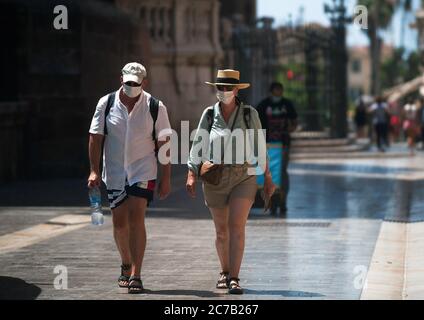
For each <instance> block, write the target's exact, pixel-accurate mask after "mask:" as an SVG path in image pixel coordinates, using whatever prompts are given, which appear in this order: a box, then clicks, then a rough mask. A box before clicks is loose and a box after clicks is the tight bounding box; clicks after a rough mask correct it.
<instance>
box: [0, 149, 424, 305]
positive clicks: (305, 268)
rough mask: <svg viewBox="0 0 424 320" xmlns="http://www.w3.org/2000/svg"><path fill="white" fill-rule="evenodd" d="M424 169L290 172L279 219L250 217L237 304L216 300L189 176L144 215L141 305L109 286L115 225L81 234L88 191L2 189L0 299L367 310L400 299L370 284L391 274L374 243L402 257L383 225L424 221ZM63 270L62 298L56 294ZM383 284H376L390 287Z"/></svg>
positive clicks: (52, 186)
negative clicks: (321, 305) (344, 302)
mask: <svg viewBox="0 0 424 320" xmlns="http://www.w3.org/2000/svg"><path fill="white" fill-rule="evenodd" d="M423 160H424V158H423V157H422V155H420V156H418V157H415V158H407V157H406V158H400V159H399V158H396V159H383V160H382V159H378V160H376V159H355V160H349V159H344V160H343V159H332V160H331V161H330V160H327V161H325V160H302V161H297V162H295V163H293V164H292V165H291V177H292V181H291V182H292V190H291V194H290V201H289V205H288V207H289V213H288V216H287V217H286V219H282V218H271V217H269V216H267V215H263V214H262V213H261V212H260V210H259V209H253V210H252V213H251V216H250V219H249V222H248V227H247V241H246V252H245V258H244V262H243V266H242V271H241V274H240V277H241V279H242V284H243V286H244V287H245V288H246V294H245V295H243V296H239V297H233V296H228V295H227V294H226V293H225V292H222V291H219V290H216V289H214V285H215V281H216V279H217V276H218V273H219V271H220V270H219V265H218V260H217V257H216V254H215V248H214V228H213V224H212V221H211V219H210V217H209V214H208V212H207V209H206V208H205V207H204V205H203V200H202V196H201V192H200V188H199V190H198V197H197V199H196V200H190V199H189V198H188V196H187V195H186V194H185V190H184V168H178V167H177V168H176V169H175V170H174V176H175V179H174V190H173V194H172V195H171V196H170V197H169V198H168V199H167V200H166V201H163V202H161V201H157V202H155V204H154V205H153V206H152V207H151V208H150V210H149V214H148V218H147V229H148V246H147V252H146V258H145V263H144V267H143V279H144V283H145V286H146V288H147V293H146V294H144V295H141V296H129V295H128V294H126V291H125V290H124V289H119V288H117V286H116V278H117V276H118V275H119V264H120V261H119V257H118V254H117V251H116V249H115V244H114V242H113V237H112V228H111V221H110V216H107V217H106V223H105V225H104V226H102V227H95V226H91V225H90V224H89V223H87V221H88V220H87V218H89V217H88V211H87V208H86V205H85V202H86V195H85V189H84V188H83V187H81V186H83V185H84V181H81V180H80V181H57V182H49V183H41V182H40V183H38V185H37V183H33V184H31V185H28V188H24V189H22V187H23V186H25V184H17V185H12V186H10V187H9V188H7V189H4V188H0V196H3V197H2V199H5V202H4V204H5V205H7V206H4V207H0V299H4V298H17V297H19V298H26V299H360V298H361V297H362V298H367V295H366V294H367V292H371V291H372V292H373V295H369V296H368V298H381V294H386V297H387V298H396V297H398V296H397V295H393V294H392V293H390V292H388V291H387V288H386V291H384V290H383V291H382V290H381V288H380V287H379V286H378V285H379V283H380V282H381V281H380V282H379V281H375V279H376V278H375V275H376V274H377V276H378V275H380V274H381V272H380V271H378V269H375V267H376V262H377V265H378V264H379V261H380V264H381V261H382V260H381V259H386V260H384V261H385V265H386V264H387V265H389V267H390V264H389V263H388V262H387V261H389V262H390V261H391V262H392V264H393V262H395V263H394V264H396V263H397V262H398V261H397V260H396V257H393V256H390V250H389V251H388V250H385V248H386V249H387V248H388V247H387V244H385V243H384V241H383V242H381V239H384V238H385V237H386V236H385V235H387V233H386V232H387V231H389V235H393V236H394V237H397V238H396V239H397V240H398V244H399V243H400V245H401V247H402V246H404V245H405V242H404V240H402V238H401V236H400V234H401V232H399V230H393V229H390V228H389V229H388V228H386V227H385V226H384V223H394V224H395V225H396V226H401V225H403V226H405V224H404V223H398V222H405V221H421V220H422V218H424V215H423V212H424V210H422V209H423V203H422V200H421V199H424V194H423V193H424V189H423V188H422V183H423V181H424V179H423V176H422V174H423V172H424V161H423ZM42 188H44V189H42ZM19 190H24V192H22V191H21V192H20V193H19ZM46 190H49V192H50V191H51V194H50V195H51V196H52V197H51V198H49V197H46V196H45V193H46ZM63 190H66V192H65V194H63V192H60V191H63ZM26 192H29V193H26ZM43 194H44V196H43ZM61 195H62V196H61ZM31 198H35V199H31ZM50 200H52V201H50ZM48 204H50V206H48ZM61 204H62V205H61ZM383 221H385V222H384V223H383ZM393 221H395V222H393ZM382 223H383V224H382ZM382 226H383V227H382ZM383 229H384V230H383ZM391 230H392V231H391ZM414 232H416V231H413V230H411V236H414V234H415V233H414ZM382 236H383V238H382ZM414 239H416V238H414ZM410 240H411V238H410ZM417 241H418V242H417ZM417 241H415V242H414V244H415V245H416V249H415V250H419V249H420V246H419V245H417V244H419V241H420V240H419V239H418V240H417ZM378 248H380V249H378ZM377 249H378V250H377ZM382 252H383V253H382ZM408 256H413V253H412V252H409V253H408ZM403 262H405V261H403ZM415 263H416V267H415V268H419V267H420V266H421V265H420V261H418V262H417V261H415ZM61 266H64V267H66V271H67V281H68V282H67V286H68V288H67V289H60V288H59V289H58V288H55V278H56V277H57V276H58V274H55V271H56V272H58V271H59V272H61V271H63V270H65V269H61ZM55 268H56V269H55ZM368 270H370V272H368V274H367V271H368ZM376 270H377V272H376ZM405 272H407V270H405V269H402V270H399V271H398V272H394V273H393V272H392V274H391V276H393V275H394V276H396V277H397V278H399V276H402V277H403V276H404V275H405V274H406V273H405ZM408 272H409V271H408ZM60 275H63V273H60ZM367 275H368V277H367ZM386 276H387V275H386ZM370 277H371V278H370ZM388 277H389V278H384V279H383V281H392V280H391V279H393V278H390V275H389V276H388ZM393 281H394V280H393ZM56 284H57V283H56ZM60 284H63V283H61V282H59V285H60ZM364 284H367V286H366V287H365V290H364V289H363V286H364ZM398 285H404V283H403V282H402V283H398ZM370 288H371V289H370ZM397 289H398V288H396V290H397ZM366 290H371V291H366ZM393 290H395V289H393ZM393 290H392V292H393ZM402 292H403V291H402ZM402 292H400V295H401V297H403V298H405V296H402V294H404V292H403V293H402ZM416 292H417V291H416ZM415 297H417V295H415ZM422 297H424V295H423V296H422Z"/></svg>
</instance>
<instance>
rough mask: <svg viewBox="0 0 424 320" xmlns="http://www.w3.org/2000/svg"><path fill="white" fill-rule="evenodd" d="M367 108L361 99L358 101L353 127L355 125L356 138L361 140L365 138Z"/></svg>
mask: <svg viewBox="0 0 424 320" xmlns="http://www.w3.org/2000/svg"><path fill="white" fill-rule="evenodd" d="M367 117H368V114H367V107H366V105H365V103H364V100H363V99H362V98H360V99H359V103H358V104H357V106H356V109H355V117H354V120H355V125H356V137H357V138H358V139H363V138H366V137H367V132H366V131H367Z"/></svg>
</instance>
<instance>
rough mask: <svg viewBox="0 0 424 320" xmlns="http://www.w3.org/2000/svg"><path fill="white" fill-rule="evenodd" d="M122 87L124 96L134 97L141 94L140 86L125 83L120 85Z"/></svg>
mask: <svg viewBox="0 0 424 320" xmlns="http://www.w3.org/2000/svg"><path fill="white" fill-rule="evenodd" d="M122 88H123V90H124V93H125V95H126V96H128V97H130V98H135V97H137V96H139V95H140V94H141V91H142V89H141V86H139V87H131V86H129V85H126V84H125V83H124V84H123V85H122Z"/></svg>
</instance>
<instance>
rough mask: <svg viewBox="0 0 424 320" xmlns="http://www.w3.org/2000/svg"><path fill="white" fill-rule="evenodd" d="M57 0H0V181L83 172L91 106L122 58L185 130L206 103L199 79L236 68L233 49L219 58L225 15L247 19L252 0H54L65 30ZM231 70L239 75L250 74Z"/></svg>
mask: <svg viewBox="0 0 424 320" xmlns="http://www.w3.org/2000/svg"><path fill="white" fill-rule="evenodd" d="M57 4H58V2H57V1H55V0H31V1H27V0H0V24H1V28H0V34H1V37H2V40H3V41H4V43H7V44H8V45H7V46H4V47H3V48H2V50H1V51H0V55H1V56H0V64H1V70H2V73H1V74H0V115H1V118H0V147H1V148H2V151H4V152H3V154H2V156H1V157H0V183H4V182H6V181H11V180H16V179H48V178H69V177H84V176H86V174H87V171H88V157H87V140H88V139H87V131H88V127H89V124H90V120H91V117H92V114H93V112H94V108H95V106H96V103H97V101H98V99H99V97H101V96H103V95H104V94H106V93H108V92H111V91H113V90H116V89H117V88H118V86H119V76H120V70H121V68H122V66H123V65H124V64H125V63H126V62H128V61H140V62H142V63H143V64H144V65H145V66H146V67H147V70H148V78H149V79H148V80H149V85H148V91H150V92H151V93H152V94H153V95H154V96H157V97H158V98H160V99H161V100H163V101H164V103H165V104H166V105H167V107H168V111H169V115H170V120H171V124H172V126H173V128H174V129H176V130H177V131H179V129H180V121H181V120H188V121H190V127H191V129H193V128H194V127H195V126H196V125H197V122H198V120H199V116H200V114H201V112H202V111H203V109H204V108H205V107H206V106H208V105H211V104H212V103H214V102H215V101H216V97H215V92H214V90H213V88H211V87H210V86H207V85H205V84H204V82H205V81H209V80H213V79H214V78H215V76H216V70H217V69H220V68H237V67H238V66H239V64H238V62H237V61H236V60H237V59H238V58H237V56H233V57H232V58H230V59H225V58H224V53H223V49H222V47H223V44H222V42H223V40H225V39H223V38H222V34H223V29H225V25H226V21H227V22H229V23H230V25H231V27H233V26H234V24H233V21H234V20H233V19H232V17H234V16H235V15H237V14H238V15H239V17H241V19H242V21H245V22H246V24H247V25H248V26H249V27H251V28H254V25H255V24H256V1H255V0H239V1H224V0H178V1H176V0H90V1H79V0H63V1H60V4H61V5H65V6H66V7H67V8H68V15H69V29H68V30H55V29H54V28H53V26H52V22H53V19H54V17H55V15H54V13H53V9H54V7H55V6H56V5H57ZM12 26H13V27H12ZM231 33H232V31H231ZM254 62H255V60H248V61H247V63H254ZM245 66H246V68H248V65H245ZM241 71H242V77H243V79H242V80H246V81H252V79H254V78H255V77H254V76H253V75H252V74H250V75H248V73H247V69H246V72H244V71H243V70H241Z"/></svg>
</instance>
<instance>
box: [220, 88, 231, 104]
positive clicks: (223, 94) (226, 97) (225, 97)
mask: <svg viewBox="0 0 424 320" xmlns="http://www.w3.org/2000/svg"><path fill="white" fill-rule="evenodd" d="M216 97H217V98H218V100H219V101H220V102H222V103H224V104H229V103H231V101H233V99H234V92H233V91H219V90H218V92H217V93H216Z"/></svg>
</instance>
